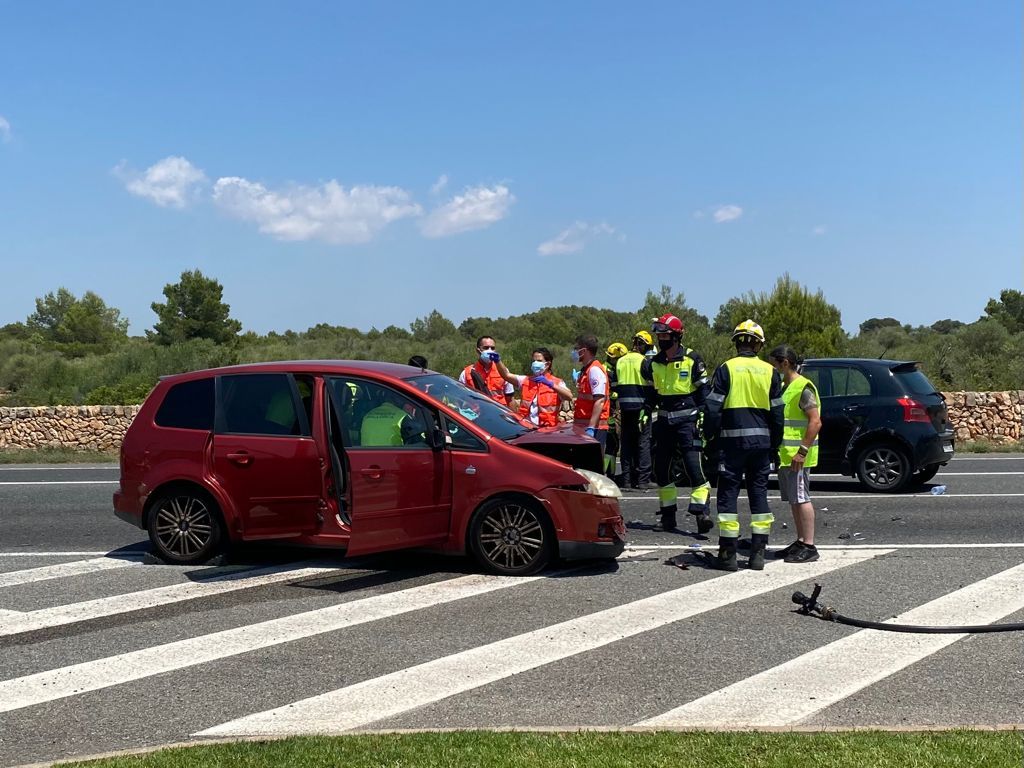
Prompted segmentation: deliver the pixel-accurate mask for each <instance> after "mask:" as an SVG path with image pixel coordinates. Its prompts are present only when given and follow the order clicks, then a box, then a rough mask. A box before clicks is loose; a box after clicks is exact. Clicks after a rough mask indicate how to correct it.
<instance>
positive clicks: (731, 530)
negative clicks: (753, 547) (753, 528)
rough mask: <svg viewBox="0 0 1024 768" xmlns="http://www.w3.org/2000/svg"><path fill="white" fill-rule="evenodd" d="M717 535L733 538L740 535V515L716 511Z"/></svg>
mask: <svg viewBox="0 0 1024 768" xmlns="http://www.w3.org/2000/svg"><path fill="white" fill-rule="evenodd" d="M718 535H719V536H721V537H722V538H726V539H735V538H737V537H738V536H739V535H740V516H739V515H734V514H732V513H728V512H719V513H718Z"/></svg>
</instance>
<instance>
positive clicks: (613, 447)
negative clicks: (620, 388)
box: [604, 341, 629, 485]
mask: <svg viewBox="0 0 1024 768" xmlns="http://www.w3.org/2000/svg"><path fill="white" fill-rule="evenodd" d="M606 352H607V354H608V357H607V358H606V359H605V365H606V369H605V372H606V373H607V374H608V391H609V393H610V394H609V410H608V443H607V445H605V447H604V473H605V474H606V475H607V476H608V477H610V478H611V479H612V480H616V482H618V481H617V476H616V472H615V461H616V459H617V458H618V456H619V445H620V441H619V430H620V428H621V426H622V421H621V412H620V410H619V396H618V393H617V392H616V388H615V385H616V373H615V365H616V363H617V362H618V360H619V359H620V358H621V357H622V356H623V355H625V354H627V353H628V352H629V350H627V349H626V345H625V344H623V343H622V342H621V341H616V342H613V343H611V344H609V345H608V349H607V350H606ZM618 484H620V485H621V483H618Z"/></svg>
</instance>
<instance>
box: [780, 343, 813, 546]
mask: <svg viewBox="0 0 1024 768" xmlns="http://www.w3.org/2000/svg"><path fill="white" fill-rule="evenodd" d="M768 362H770V363H771V364H772V366H773V367H774V368H775V370H776V371H778V372H779V373H780V374H781V376H782V400H783V402H784V403H785V419H786V420H785V422H784V423H783V429H782V447H780V448H779V461H778V467H779V470H778V472H779V491H780V492H781V495H782V500H783V501H788V502H789V506H790V510H791V511H792V513H793V522H794V523H795V524H796V541H794V542H793V543H792V544H790V545H789V546H787V547H783V548H782V549H781V550H779V551H778V552H776V553H775V557H777V558H783V559H785V561H786V562H787V563H813V562H814V561H815V560H817V559H818V548H817V547H815V546H814V505H813V504H812V503H811V473H810V469H811V467H816V466H818V433H819V432H820V431H821V415H820V413H819V410H818V409H819V403H820V400H819V398H818V389H817V387H815V386H814V382H812V381H811V380H810V379H808V378H806V377H805V376H801V375H800V358H799V357H798V356H797V354H796V352H795V351H794V349H793V348H792V347H791V346H789V345H788V344H780V345H779V346H777V347H776V348H775V349H773V350H772V351H771V352H770V353H769V354H768Z"/></svg>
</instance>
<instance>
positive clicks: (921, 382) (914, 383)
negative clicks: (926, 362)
mask: <svg viewBox="0 0 1024 768" xmlns="http://www.w3.org/2000/svg"><path fill="white" fill-rule="evenodd" d="M892 373H893V376H895V377H896V381H898V382H899V384H900V386H901V387H903V391H904V392H906V393H907V394H908V395H934V394H935V387H933V386H932V383H931V382H930V381H928V377H927V376H925V375H924V374H923V373H922V372H921V371H919V370H917V369H916V368H914V369H910V368H894V369H893V371H892Z"/></svg>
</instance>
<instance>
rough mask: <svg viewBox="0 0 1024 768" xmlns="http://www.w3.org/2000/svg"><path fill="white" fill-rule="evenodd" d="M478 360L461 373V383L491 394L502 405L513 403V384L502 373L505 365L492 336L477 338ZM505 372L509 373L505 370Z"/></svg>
mask: <svg viewBox="0 0 1024 768" xmlns="http://www.w3.org/2000/svg"><path fill="white" fill-rule="evenodd" d="M476 353H477V357H478V360H477V361H476V362H475V363H472V364H470V365H467V366H466V367H465V368H463V369H462V373H460V374H459V383H460V384H465V385H466V386H467V387H469V388H470V389H475V390H477V391H479V392H483V393H484V394H485V395H489V396H490V397H491V399H493V400H494V401H496V402H499V403H501V404H502V405H505V406H508V405H511V404H512V393H513V392H514V391H515V390H514V388H513V386H512V384H511V383H510V382H508V381H507V380H506V378H505V376H504V375H503V374H502V370H504V369H505V366H504V365H503V364H502V362H501V355H499V354H498V348H497V345H496V344H495V343H494V339H493V338H492V337H491V336H481V337H480V338H479V339H477V340H476ZM505 373H508V371H507V370H505Z"/></svg>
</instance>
